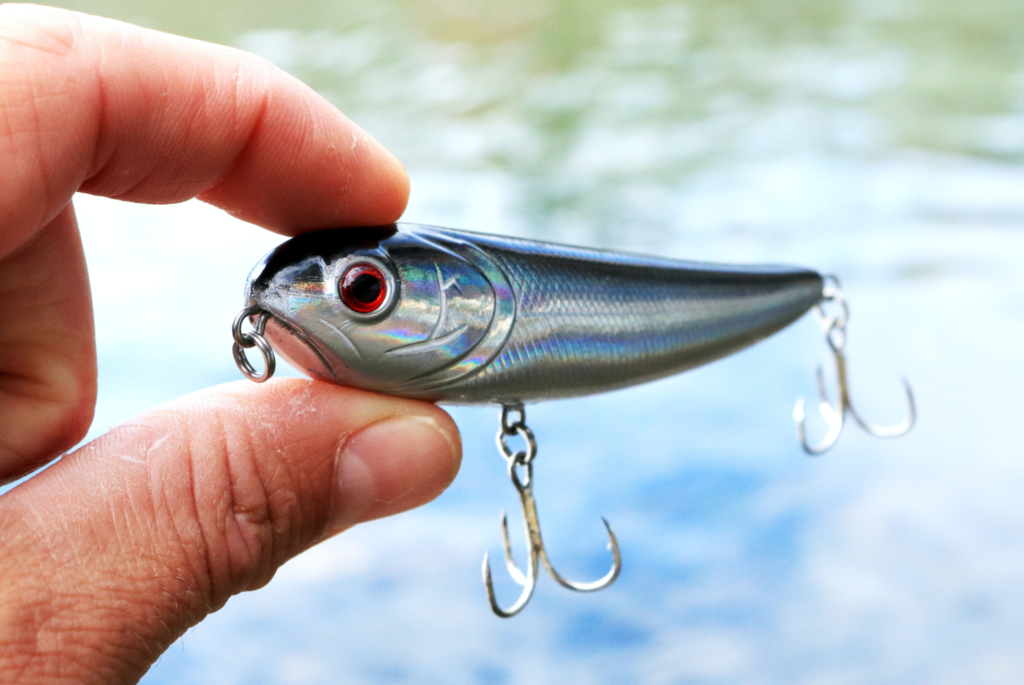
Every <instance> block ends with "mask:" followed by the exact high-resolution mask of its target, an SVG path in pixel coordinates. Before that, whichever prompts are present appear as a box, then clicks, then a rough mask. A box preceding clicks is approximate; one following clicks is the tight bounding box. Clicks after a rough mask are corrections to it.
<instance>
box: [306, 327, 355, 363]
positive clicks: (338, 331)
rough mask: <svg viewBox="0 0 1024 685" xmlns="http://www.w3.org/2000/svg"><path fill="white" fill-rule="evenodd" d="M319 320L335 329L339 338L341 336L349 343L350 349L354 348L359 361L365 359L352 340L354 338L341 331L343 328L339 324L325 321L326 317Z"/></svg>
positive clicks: (353, 350)
mask: <svg viewBox="0 0 1024 685" xmlns="http://www.w3.org/2000/svg"><path fill="white" fill-rule="evenodd" d="M317 321H319V322H320V323H322V324H323V325H325V326H327V327H328V328H330V329H331V330H332V331H334V332H335V333H337V334H338V337H339V338H341V339H342V341H343V342H344V343H345V344H346V345H348V347H349V349H350V350H352V352H353V353H354V354H355V355H356V358H357V359H358V360H359V361H362V360H363V355H362V354H360V353H359V348H358V347H356V345H355V343H354V342H352V340H351V339H350V338H349V337H348V336H347V335H345V334H344V333H342V332H341V329H340V328H338V327H337V326H335V325H334V324H332V323H331V322H330V321H325V320H324V319H317Z"/></svg>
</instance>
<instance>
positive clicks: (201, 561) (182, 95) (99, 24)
mask: <svg viewBox="0 0 1024 685" xmlns="http://www.w3.org/2000/svg"><path fill="white" fill-rule="evenodd" d="M78 190H81V191H84V192H87V193H92V194H96V195H104V196H107V197H113V198H119V199H124V200H130V201H134V202H148V203H171V202H180V201H183V200H186V199H188V198H191V197H199V198H201V199H203V200H205V201H206V202H209V203H211V204H214V205H216V206H218V207H221V208H223V209H225V210H226V211H228V212H229V213H231V214H232V215H234V216H237V217H240V218H242V219H245V220H246V221H250V222H252V223H255V224H259V225H261V226H263V227H265V228H269V229H271V230H274V231H277V232H279V233H283V234H289V235H290V234H295V233H299V232H302V231H304V230H310V229H315V228H322V227H327V226H351V225H374V224H386V223H390V222H392V221H394V220H396V219H397V218H398V217H399V215H400V214H401V212H402V210H403V209H404V207H405V203H406V200H407V197H408V179H407V177H406V174H405V171H404V170H403V169H402V167H401V166H400V165H399V163H398V162H397V161H396V160H395V159H394V158H393V157H392V156H391V155H390V154H389V153H387V152H386V151H385V150H384V149H383V148H382V147H380V145H379V144H377V143H376V142H374V141H373V140H372V139H370V138H369V137H368V136H367V135H366V134H365V133H364V132H362V131H361V130H360V129H359V128H357V127H356V126H355V125H354V124H352V123H351V122H350V121H349V120H347V119H346V118H345V117H344V116H342V115H341V114H340V113H339V112H338V111H337V110H336V109H334V108H333V107H332V106H331V105H330V104H328V103H327V102H326V101H324V100H323V99H322V98H320V97H319V96H318V95H316V94H315V93H314V92H312V91H311V90H309V89H308V88H306V87H305V86H303V85H302V84H301V83H299V82H298V81H296V80H295V79H293V78H291V77H289V76H288V75H286V74H284V73H283V72H281V71H280V70H278V69H276V68H275V67H273V66H272V65H270V64H269V63H267V62H265V61H264V60H261V59H259V58H256V57H254V56H252V55H248V54H246V53H243V52H239V51H237V50H232V49H229V48H224V47H220V46H214V45H209V44H204V43H200V42H197V41H192V40H187V39H184V38H178V37H174V36H169V35H166V34H160V33H156V32H154V31H147V30H144V29H140V28H137V27H134V26H129V25H127V24H121V23H118V22H113V21H110V20H105V19H99V18H96V17H90V16H86V15H81V14H75V13H72V12H67V11H63V10H57V9H50V8H42V7H34V6H29V5H12V4H4V5H0V482H9V481H11V480H14V479H15V478H17V477H18V476H20V475H23V474H25V473H28V472H30V471H31V470H33V469H35V468H37V467H38V466H40V465H42V464H45V463H47V462H48V461H50V460H52V459H54V458H55V457H56V456H58V455H59V454H61V453H62V452H63V451H64V450H66V449H69V448H70V447H72V446H73V445H74V444H76V443H77V442H78V441H79V440H81V439H82V437H83V436H84V435H85V433H86V431H87V430H88V427H89V424H90V422H91V420H92V414H93V408H94V404H95V397H96V354H95V342H94V335H93V319H92V311H91V303H90V296H89V285H88V277H87V274H86V266H85V261H84V257H83V253H82V247H81V242H80V238H79V235H78V228H77V224H76V221H75V215H74V211H73V208H72V205H71V198H72V194H73V193H74V192H76V191H78ZM183 276H184V274H183ZM169 287H172V286H169ZM460 458H461V446H460V443H459V437H458V432H457V430H456V428H455V426H454V424H453V423H452V421H451V419H450V418H449V417H448V416H447V415H446V414H445V413H444V412H442V411H441V410H440V409H438V408H436V407H434V406H433V405H430V404H426V403H422V402H415V401H411V400H403V399H397V398H389V397H381V396H377V395H373V394H369V393H366V392H362V391H358V390H352V389H347V388H340V387H337V386H332V385H329V384H326V383H321V382H315V381H304V380H297V379H281V380H277V381H271V382H269V383H266V384H264V385H262V386H257V385H254V384H252V383H249V382H247V381H240V382H239V383H236V384H231V385H227V386H222V387H219V388H214V389H211V390H208V391H205V392H201V393H197V394H195V395H192V396H189V397H186V398H184V399H182V400H179V401H177V402H174V403H171V404H169V405H165V406H163V407H160V408H159V409H156V410H154V411H152V412H149V413H147V414H144V415H142V416H141V417H139V418H137V419H135V420H134V421H132V422H130V423H128V424H125V425H123V426H121V427H119V428H116V429H114V430H112V431H111V432H109V433H107V434H106V435H104V436H102V437H100V438H99V439H97V440H96V441H94V442H92V443H90V444H88V445H86V446H85V447H83V448H81V449H79V450H78V451H76V452H74V453H72V454H69V455H67V456H65V457H64V458H63V459H62V460H61V461H60V462H59V463H57V464H55V465H53V466H51V467H50V468H49V469H47V470H45V471H43V472H42V473H40V474H38V475H37V476H35V477H33V478H31V479H30V480H28V481H26V482H25V483H23V484H21V485H19V486H18V487H17V488H15V489H14V490H12V491H10V492H8V493H7V494H5V495H3V496H2V497H0V531H2V534H0V578H2V582H0V673H2V674H3V675H2V677H0V680H4V681H5V682H10V681H15V680H16V681H17V682H20V683H37V682H38V683H42V682H46V683H83V682H97V683H121V682H135V681H137V680H138V679H139V678H140V677H141V676H142V674H143V673H145V671H146V669H147V668H148V667H149V666H150V665H151V664H152V663H153V662H154V661H155V660H156V658H157V657H158V656H159V655H160V654H161V653H162V652H163V651H164V650H165V649H166V648H167V647H168V646H169V645H170V644H171V643H172V642H173V641H174V640H175V639H177V638H178V637H179V636H180V635H181V634H182V633H184V631H185V630H186V629H188V628H189V627H191V626H193V625H195V624H196V623H198V622H199V621H200V620H202V619H203V618H204V617H205V616H206V615H207V614H209V613H211V612H212V611H215V610H217V609H218V608H220V607H221V606H223V605H224V603H225V602H226V601H227V599H228V598H229V597H230V596H231V595H233V594H235V593H238V592H242V591H244V590H252V589H256V588H259V587H261V586H263V585H264V584H266V583H267V582H268V581H269V580H270V578H271V577H272V576H273V574H274V571H275V570H276V569H277V567H278V566H280V565H281V564H282V563H284V562H285V561H286V560H288V559H289V558H291V557H292V556H294V555H295V554H297V553H299V552H301V551H302V550H304V549H306V548H308V547H310V546H312V545H314V544H316V543H317V542H319V541H321V540H323V539H324V538H326V537H328V536H330V535H332V534H334V533H337V532H339V531H341V530H344V529H345V528H347V527H350V526H352V525H354V524H356V523H359V522H362V521H366V520H369V519H373V518H378V517H381V516H387V515H390V514H394V513H397V512H400V511H404V510H406V509H409V508H411V507H414V506H417V505H420V504H423V503H425V502H427V501H429V500H431V499H433V498H434V497H435V496H437V494H439V493H440V492H441V491H442V490H443V489H444V488H445V487H446V486H447V485H448V484H449V483H450V482H451V480H452V478H454V476H455V473H456V472H457V470H458V467H459V463H460Z"/></svg>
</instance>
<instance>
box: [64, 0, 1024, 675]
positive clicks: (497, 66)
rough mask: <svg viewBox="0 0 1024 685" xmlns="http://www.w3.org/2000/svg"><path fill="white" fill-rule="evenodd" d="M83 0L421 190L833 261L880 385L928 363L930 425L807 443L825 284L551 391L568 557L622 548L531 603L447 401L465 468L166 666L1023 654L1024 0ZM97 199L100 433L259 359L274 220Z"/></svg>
mask: <svg viewBox="0 0 1024 685" xmlns="http://www.w3.org/2000/svg"><path fill="white" fill-rule="evenodd" d="M65 6H68V7H72V8H74V9H80V10H83V11H88V12H92V13H96V14H102V15H106V16H113V17H117V18H121V19H125V20H128V21H132V22H135V23H139V24H142V25H145V26H149V27H152V28H156V29H160V30H164V31H170V32H174V33H180V34H184V35H188V36H192V37H196V38H201V39H204V40H211V41H215V42H220V43H224V44H228V45H234V46H237V47H241V48H244V49H247V50H251V51H254V52H257V53H259V54H261V55H264V56H265V57H267V58H269V59H271V60H273V61H274V62H275V63H277V64H278V65H279V66H281V67H282V68H283V69H285V70H287V71H289V72H290V73H292V74H294V75H296V76H298V77H299V78H301V79H303V80H304V81H306V82H307V83H309V84H311V85H312V86H313V87H314V88H316V89H317V90H319V91H320V92H322V93H323V94H324V95H325V96H327V97H328V98H329V99H330V100H331V101H332V102H334V103H335V104H337V105H338V106H339V107H340V108H341V109H342V110H343V111H345V112H346V113H347V114H348V115H349V116H350V117H351V118H353V119H354V120H356V121H357V122H358V123H359V124H360V125H362V126H363V127H364V128H365V129H366V130H367V131H369V132H370V133H371V135H373V136H375V137H376V138H377V139H379V140H380V141H382V142H383V143H384V144H385V145H386V146H388V147H389V148H390V149H391V150H392V151H394V152H395V153H396V154H397V155H398V156H399V157H400V158H401V159H402V160H403V161H404V162H405V164H406V165H407V166H408V169H409V173H410V176H411V178H412V188H413V191H412V201H411V204H410V206H409V209H408V212H407V213H406V219H408V220H410V221H416V222H422V223H436V224H440V225H445V226H452V227H463V228H469V229H473V230H480V231H486V232H494V233H505V234H513V235H522V236H528V237H539V238H546V239H554V240H560V241H565V242H572V243H578V244H585V245H591V246H601V247H612V248H619V249H625V250H633V251H640V252H653V253H658V254H664V255H670V256H675V257H681V258H687V259H707V260H714V261H726V262H755V263H756V262H782V263H794V264H799V265H805V266H811V267H815V268H817V269H820V270H822V271H825V272H834V273H837V274H840V275H841V276H842V278H843V282H844V286H845V289H846V291H847V294H848V297H849V299H850V301H851V305H852V320H851V323H850V332H849V333H850V338H849V349H850V355H851V359H850V363H851V371H852V378H853V383H854V386H853V392H854V398H855V401H857V402H858V403H859V405H860V408H861V411H862V412H863V413H864V414H865V415H866V416H867V417H868V419H869V420H874V421H877V422H879V423H889V422H893V423H894V422H896V421H898V420H900V418H901V417H902V412H903V406H902V397H901V389H900V385H899V378H900V376H901V375H903V374H905V375H906V376H907V377H908V378H909V379H911V381H912V383H913V385H914V388H915V390H916V392H917V396H918V399H919V408H920V422H919V425H918V427H917V428H916V429H915V431H914V432H913V433H912V434H911V435H910V436H908V437H906V438H904V439H902V440H898V441H891V442H890V441H881V440H876V439H872V438H869V437H867V436H866V435H864V434H862V433H860V432H859V431H857V430H855V429H853V430H849V431H848V433H847V434H846V435H844V436H843V439H842V440H841V442H840V444H839V446H838V447H837V448H836V449H835V450H833V451H832V452H831V453H829V454H828V455H827V456H825V457H823V458H822V459H818V460H812V459H808V458H807V457H805V456H804V455H803V454H802V452H801V451H800V449H799V447H798V446H797V443H796V439H795V435H794V430H793V426H792V418H791V411H792V406H793V402H794V400H795V398H796V397H797V396H799V395H807V396H813V394H814V392H815V386H814V375H813V373H814V366H815V364H816V363H818V362H819V360H820V361H823V362H826V363H827V362H828V361H829V360H828V359H827V357H826V348H825V346H824V344H823V342H822V339H821V336H820V332H819V330H818V328H817V325H816V322H815V321H814V320H813V319H812V318H811V317H806V318H805V319H804V320H801V321H800V322H799V323H798V324H796V325H795V326H793V327H791V328H790V329H787V330H786V331H785V332H783V333H782V334H780V335H778V336H776V337H774V338H772V339H771V340H769V341H767V342H765V343H762V344H761V345H759V346H757V347H755V348H752V349H751V350H749V351H747V352H744V353H743V354H741V355H738V356H735V357H731V358H728V359H726V360H723V361H720V362H717V363H715V364H713V365H711V366H708V367H706V368H703V369H699V370H696V371H693V372H691V373H688V374H685V375H682V376H679V377H676V378H672V379H669V380H665V381H662V382H658V383H654V384H650V385H647V386H643V387H639V388H634V389H630V390H626V391H620V392H615V393H611V394H607V395H603V396H598V397H593V398H587V399H582V400H572V401H561V402H552V403H546V404H540V405H536V406H533V407H531V408H530V409H529V419H530V423H531V425H532V426H533V428H534V430H535V432H536V433H537V435H538V439H539V440H540V445H541V448H540V454H539V456H538V461H537V468H536V471H537V474H536V475H537V485H536V489H537V496H538V501H539V506H540V513H541V517H542V520H543V523H544V525H545V537H546V539H547V542H548V544H549V547H550V550H551V551H552V556H553V561H554V562H555V564H556V565H557V566H558V567H559V568H560V569H561V570H562V572H563V573H565V574H566V575H567V576H569V577H596V576H598V575H600V574H601V573H603V572H604V570H605V568H606V564H607V563H608V556H607V552H606V551H605V549H604V533H603V529H602V527H601V525H600V521H599V516H601V515H604V516H606V517H608V519H609V520H610V521H611V523H612V525H613V526H614V528H615V530H616V532H617V533H618V535H619V539H620V541H621V544H622V550H623V555H624V564H625V566H624V571H623V573H622V576H621V578H620V579H619V581H618V582H617V583H616V584H615V585H614V586H613V587H612V588H611V589H609V590H606V591H604V592H602V593H599V594H597V595H577V594H574V593H569V592H566V591H564V590H562V589H560V588H558V587H557V586H555V584H554V583H553V582H550V580H549V579H548V578H547V577H542V578H541V581H540V583H539V585H538V589H537V593H536V595H535V596H534V599H533V602H532V603H531V604H530V606H529V607H528V608H527V609H526V611H524V612H523V614H522V615H520V616H519V617H517V618H515V619H513V620H511V621H502V620H499V619H497V618H495V617H494V616H492V615H491V614H490V611H489V609H488V608H487V605H486V600H485V598H484V592H483V588H482V587H481V582H480V561H481V558H482V555H483V552H484V550H485V549H490V550H491V553H492V556H493V555H495V554H500V546H499V545H500V536H499V527H498V513H499V511H500V510H501V509H502V508H508V509H509V511H510V512H511V514H512V517H513V522H512V523H513V525H512V527H513V543H514V544H517V545H518V547H517V549H518V550H520V557H521V556H522V552H521V550H522V547H521V539H520V537H519V533H518V530H519V525H520V524H519V523H518V506H517V500H516V498H515V493H514V491H513V489H512V487H511V485H510V484H509V482H508V479H507V476H506V474H505V469H504V464H503V462H502V461H501V460H500V459H499V457H498V456H497V454H496V453H495V451H494V445H493V434H494V431H495V429H496V427H497V421H498V412H497V410H496V409H494V408H459V409H456V410H454V411H453V414H454V415H455V417H456V419H457V421H458V423H459V425H460V427H461V429H462V430H463V432H464V438H465V460H464V466H463V470H462V473H461V475H460V476H459V478H458V479H457V481H456V482H455V484H454V485H453V486H452V487H451V489H450V490H449V491H448V492H446V493H445V494H444V495H443V496H442V497H441V498H440V499H439V500H437V501H436V502H434V503H432V504H430V505H429V506H427V507H425V508H423V509H421V510H418V511H415V512H412V513H410V514H406V515H403V516H400V517H397V518H395V519H392V520H385V521H379V522H375V523H372V524H368V525H365V526H363V527H361V528H359V529H356V530H353V531H351V532H349V533H346V534H344V535H343V536H341V537H339V538H337V539H335V540H331V541H330V542H328V543H326V544H324V545H322V546H321V547H319V548H317V549H315V550H313V551H310V552H308V553H307V554H304V555H302V556H301V557H299V558H298V559H296V560H294V561H292V562H290V563H289V564H288V565H286V566H285V567H284V568H283V569H282V570H281V571H280V572H279V573H278V576H277V577H276V578H275V580H274V581H273V582H272V583H271V584H270V585H269V586H268V587H267V588H266V589H264V590H261V591H260V592H258V593H252V594H247V595H243V596H240V597H237V598H234V599H232V600H231V601H230V602H229V604H228V605H227V607H226V608H225V609H224V610H223V611H221V612H220V613H218V614H216V615H214V616H213V617H211V618H210V619H209V620H207V621H205V622H204V623H203V624H202V625H201V626H199V627H198V628H196V629H194V630H192V631H191V632H189V633H188V634H187V635H186V636H185V637H184V638H182V639H181V640H180V641H179V642H178V643H177V644H176V645H174V646H173V647H172V648H171V650H170V651H169V652H168V653H167V654H166V655H165V656H164V657H163V658H162V659H161V660H160V662H159V663H158V664H157V665H156V667H155V668H154V669H153V670H152V672H151V673H150V674H149V675H148V676H147V677H146V678H145V680H144V681H143V682H144V683H146V684H147V685H157V684H162V683H173V684H174V685H185V684H188V683H219V684H224V685H231V684H234V683H257V684H259V683H267V684H271V683H273V684H278V683H280V684H295V685H298V684H306V683H456V684H457V683H496V684H500V683H570V682H571V683H651V684H655V683H745V684H750V683H786V684H804V683H806V684H808V685H809V684H812V683H813V684H826V683H828V684H832V683H858V684H866V683H929V684H939V683H964V682H971V683H1020V682H1022V681H1024V650H1022V649H1021V644H1022V643H1024V497H1022V494H1024V454H1022V450H1021V444H1022V442H1024V422H1022V421H1021V419H1020V417H1019V415H1020V413H1021V410H1022V409H1024V399H1022V398H1021V390H1020V389H1021V388H1022V387H1024V365H1022V364H1021V362H1020V351H1019V345H1020V342H1021V341H1022V340H1024V279H1022V277H1021V275H1020V272H1021V267H1020V264H1021V261H1022V258H1024V231H1022V228H1024V165H1022V162H1024V4H1022V3H1020V2H1019V0H972V1H971V2H959V1H955V0H742V1H741V0H690V1H688V2H664V1H662V0H586V1H583V0H553V1H549V2H545V1H544V0H519V1H517V2H514V3H511V2H494V1H493V0H375V2H372V3H367V2H357V1H356V0H289V1H287V2H285V1H283V0H274V1H265V2H259V3H254V2H248V3H246V2H241V1H240V0H205V1H203V2H198V1H196V0H176V1H175V2H170V1H169V0H151V1H147V2H144V3H140V2H137V1H135V0H131V1H129V0H74V1H69V2H67V3H65ZM77 203H78V211H79V216H80V220H81V223H82V227H83V232H84V235H85V243H86V249H87V252H88V258H89V265H90V270H91V273H92V277H93V283H94V289H95V291H94V295H95V302H96V314H97V327H98V336H99V354H100V399H99V407H98V412H97V419H96V424H95V426H94V428H93V431H92V434H91V435H93V436H95V435H98V434H99V433H100V432H103V431H104V430H106V429H108V428H109V427H110V426H113V425H116V424H117V423H120V422H122V421H124V420H126V419H128V418H130V417H132V416H134V415H136V414H138V413H139V412H141V411H143V410H146V409H149V408H151V407H153V406H156V405H157V404H159V403H161V402H164V401H166V400H169V399H171V398H174V397H177V396H179V395H181V394H184V393H187V392H190V391H193V390H196V389H199V388H202V387H205V386H208V385H211V384H215V383H220V382H226V381H232V380H235V379H237V378H238V377H239V374H238V372H237V370H236V369H235V367H234V364H233V362H232V360H231V355H230V352H229V347H230V340H229V334H228V326H229V324H230V321H231V319H232V317H233V316H234V314H235V313H236V312H237V310H238V309H239V307H240V306H241V302H242V298H241V288H242V284H243V281H244V279H245V276H246V274H247V273H248V271H249V268H250V267H251V266H252V265H253V264H254V263H255V262H256V261H257V259H258V258H259V257H260V256H261V255H262V254H264V253H265V252H266V251H268V250H269V249H270V248H271V247H272V246H273V245H274V244H276V243H277V242H278V241H279V238H278V237H276V236H273V235H269V234H266V233H264V232H262V231H260V230H257V229H254V228H251V227H248V226H245V225H243V224H240V223H239V222H237V221H235V220H233V219H231V218H229V217H227V216H225V215H223V214H220V213H219V212H217V211H216V210H213V209H211V208H209V207H206V206H204V205H201V204H198V203H187V204H184V205H180V206H174V207H143V206H134V205H125V204H119V203H115V202H111V201H106V200H98V199H95V198H91V197H80V198H79V199H78V201H77ZM168 312H178V313H180V314H175V315H172V316H168V315H167V314H168ZM183 318H188V319H189V320H190V321H191V323H190V325H188V326H187V327H186V326H182V325H181V324H182V319H183ZM813 427H814V428H815V429H817V430H821V429H822V428H823V426H821V425H820V424H815V425H814V426H813ZM817 434H818V433H817V432H816V433H815V435H817ZM496 570H497V571H498V574H497V575H498V582H499V585H498V592H499V595H500V597H501V598H503V599H502V601H503V602H505V603H508V602H510V601H511V599H512V598H513V597H514V596H515V594H516V587H515V586H514V585H513V584H512V583H511V582H510V581H508V580H507V578H506V577H505V574H504V572H503V571H502V570H500V569H496Z"/></svg>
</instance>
